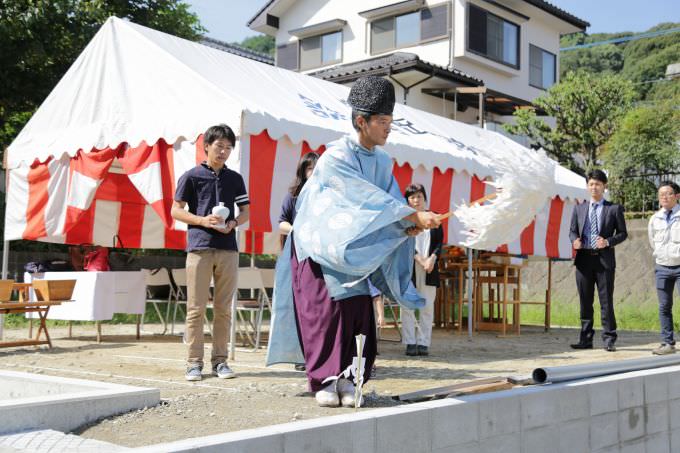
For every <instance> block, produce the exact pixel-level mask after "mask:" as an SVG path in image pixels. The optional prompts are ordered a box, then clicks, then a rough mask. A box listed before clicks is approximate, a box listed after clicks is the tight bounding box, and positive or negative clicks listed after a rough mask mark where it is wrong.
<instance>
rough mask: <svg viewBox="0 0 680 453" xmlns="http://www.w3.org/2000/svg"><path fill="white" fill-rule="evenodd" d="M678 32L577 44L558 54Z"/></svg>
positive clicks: (659, 31)
mask: <svg viewBox="0 0 680 453" xmlns="http://www.w3.org/2000/svg"><path fill="white" fill-rule="evenodd" d="M679 31H680V27H676V28H669V29H667V30H658V31H650V32H648V33H642V34H639V35H633V36H624V37H622V38H614V39H607V40H604V41H597V42H589V43H587V44H578V45H575V46H569V47H562V48H561V49H560V52H566V51H568V50H576V49H587V48H590V47H595V46H602V45H604V44H619V43H622V42H627V41H635V40H638V39H642V38H654V37H656V36H663V35H668V34H671V33H677V32H679Z"/></svg>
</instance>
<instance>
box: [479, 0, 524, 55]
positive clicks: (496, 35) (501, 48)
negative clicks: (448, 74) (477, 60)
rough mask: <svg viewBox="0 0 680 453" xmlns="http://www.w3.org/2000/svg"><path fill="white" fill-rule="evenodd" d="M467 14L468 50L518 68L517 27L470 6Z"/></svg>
mask: <svg viewBox="0 0 680 453" xmlns="http://www.w3.org/2000/svg"><path fill="white" fill-rule="evenodd" d="M468 13H469V14H468V49H469V50H470V51H472V52H474V53H478V54H480V55H483V56H485V57H487V58H489V59H491V60H494V61H498V62H499V63H503V64H506V65H509V66H513V67H515V68H519V26H518V25H516V24H513V23H512V22H508V21H507V20H505V19H503V18H502V17H499V16H496V15H495V14H491V13H490V12H488V11H485V10H483V9H481V8H479V7H477V6H474V5H472V4H471V5H470V9H469V11H468Z"/></svg>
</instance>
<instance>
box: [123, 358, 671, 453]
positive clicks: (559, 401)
mask: <svg viewBox="0 0 680 453" xmlns="http://www.w3.org/2000/svg"><path fill="white" fill-rule="evenodd" d="M136 451H139V452H147V453H151V452H223V453H231V452H242V453H246V452H265V451H266V452H269V453H292V452H296V453H298V452H343V453H349V452H357V453H359V452H360V453H374V452H375V453H378V452H380V453H382V452H386V453H387V452H389V453H399V452H404V453H412V452H478V453H493V452H518V453H519V452H522V453H533V452H536V453H544V452H565V453H579V452H598V453H604V452H631V453H632V452H645V451H647V452H654V453H667V452H677V451H680V366H675V367H667V368H660V369H656V370H647V371H639V372H632V373H625V374H619V375H615V376H609V377H603V378H596V379H587V380H582V381H576V382H571V383H564V384H557V385H544V386H535V387H525V388H518V389H513V390H508V391H503V392H497V393H491V394H485V395H477V396H470V397H465V398H459V399H446V400H439V401H432V402H426V403H419V404H413V405H408V406H401V407H398V408H385V409H375V410H363V411H361V412H359V413H356V414H347V415H340V416H334V417H326V418H321V419H315V420H308V421H300V422H293V423H287V424H282V425H275V426H270V427H265V428H260V429H253V430H246V431H238V432H233V433H227V434H221V435H215V436H209V437H203V438H195V439H187V440H183V441H178V442H172V443H166V444H158V445H153V446H149V447H145V448H140V449H136Z"/></svg>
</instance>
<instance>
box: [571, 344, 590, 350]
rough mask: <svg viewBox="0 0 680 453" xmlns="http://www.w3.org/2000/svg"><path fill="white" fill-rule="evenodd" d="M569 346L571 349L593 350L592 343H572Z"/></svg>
mask: <svg viewBox="0 0 680 453" xmlns="http://www.w3.org/2000/svg"><path fill="white" fill-rule="evenodd" d="M570 346H571V349H593V344H592V343H580V342H579V343H574V344H572V345H570Z"/></svg>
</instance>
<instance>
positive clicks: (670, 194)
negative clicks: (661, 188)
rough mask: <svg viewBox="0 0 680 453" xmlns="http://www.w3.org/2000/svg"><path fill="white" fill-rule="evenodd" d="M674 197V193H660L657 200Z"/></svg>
mask: <svg viewBox="0 0 680 453" xmlns="http://www.w3.org/2000/svg"><path fill="white" fill-rule="evenodd" d="M674 196H675V194H674V193H660V194H659V198H673V197H674Z"/></svg>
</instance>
